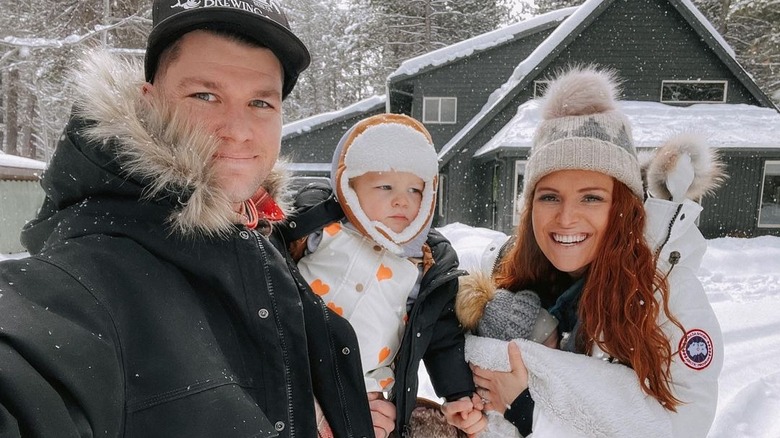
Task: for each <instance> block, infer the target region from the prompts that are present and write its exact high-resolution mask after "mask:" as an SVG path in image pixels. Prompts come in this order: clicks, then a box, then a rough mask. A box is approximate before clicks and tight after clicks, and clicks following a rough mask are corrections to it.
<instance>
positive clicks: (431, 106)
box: [423, 97, 458, 123]
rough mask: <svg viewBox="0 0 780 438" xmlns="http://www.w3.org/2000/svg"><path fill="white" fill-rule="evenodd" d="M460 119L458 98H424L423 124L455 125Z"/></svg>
mask: <svg viewBox="0 0 780 438" xmlns="http://www.w3.org/2000/svg"><path fill="white" fill-rule="evenodd" d="M457 117H458V99H457V98H456V97H424V98H423V123H455V122H456V121H457Z"/></svg>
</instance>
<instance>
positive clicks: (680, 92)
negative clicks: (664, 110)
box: [661, 81, 728, 103]
mask: <svg viewBox="0 0 780 438" xmlns="http://www.w3.org/2000/svg"><path fill="white" fill-rule="evenodd" d="M727 90H728V82H726V81H661V102H664V103H723V102H725V101H726V92H727Z"/></svg>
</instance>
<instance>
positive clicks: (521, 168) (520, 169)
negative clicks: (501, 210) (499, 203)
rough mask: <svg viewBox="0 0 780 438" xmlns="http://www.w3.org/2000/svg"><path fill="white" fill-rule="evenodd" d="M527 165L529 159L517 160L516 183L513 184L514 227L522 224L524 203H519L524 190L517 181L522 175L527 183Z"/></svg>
mask: <svg viewBox="0 0 780 438" xmlns="http://www.w3.org/2000/svg"><path fill="white" fill-rule="evenodd" d="M527 165H528V160H527V159H522V160H515V173H514V184H513V185H512V186H513V188H512V191H513V193H512V227H517V226H518V225H519V224H520V208H521V207H522V205H519V203H520V202H521V199H520V195H521V194H522V193H523V192H522V190H520V188H519V187H518V184H517V183H518V179H519V178H518V177H519V176H521V175H522V176H523V184H525V168H526V166H527Z"/></svg>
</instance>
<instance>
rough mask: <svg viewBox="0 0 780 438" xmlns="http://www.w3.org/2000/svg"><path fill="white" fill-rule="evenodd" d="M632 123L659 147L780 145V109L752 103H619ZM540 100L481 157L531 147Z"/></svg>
mask: <svg viewBox="0 0 780 438" xmlns="http://www.w3.org/2000/svg"><path fill="white" fill-rule="evenodd" d="M618 105H619V107H620V110H621V111H622V112H623V113H624V114H625V115H626V117H627V118H628V119H629V121H630V122H631V128H632V132H633V137H634V144H635V145H636V146H637V147H657V146H660V145H661V144H662V143H663V142H664V141H665V140H667V139H668V138H669V137H671V136H672V135H674V134H679V133H693V134H697V135H701V136H702V137H703V138H704V139H705V141H706V143H707V144H708V145H710V146H712V147H716V148H780V139H779V138H778V136H777V133H779V132H780V113H778V112H777V111H775V110H773V109H771V108H761V107H758V106H753V105H746V104H696V105H691V106H688V107H680V106H671V105H666V104H663V103H658V102H637V101H622V102H619V104H618ZM539 107H540V101H539V100H531V101H528V102H526V103H524V104H522V105H520V106H519V107H518V109H517V114H516V115H515V116H514V117H513V118H512V120H510V121H509V122H508V123H507V124H506V125H505V126H504V127H503V128H502V129H501V130H500V131H499V132H498V133H497V134H496V135H495V136H494V137H493V138H491V139H490V141H488V142H487V143H485V145H484V146H482V147H481V148H480V149H479V150H477V152H475V153H474V156H475V157H480V156H484V155H489V154H490V153H491V152H494V151H497V150H499V149H507V148H530V147H531V144H532V142H533V137H534V132H535V130H536V128H537V127H538V126H539V123H540V122H541V111H540V109H539Z"/></svg>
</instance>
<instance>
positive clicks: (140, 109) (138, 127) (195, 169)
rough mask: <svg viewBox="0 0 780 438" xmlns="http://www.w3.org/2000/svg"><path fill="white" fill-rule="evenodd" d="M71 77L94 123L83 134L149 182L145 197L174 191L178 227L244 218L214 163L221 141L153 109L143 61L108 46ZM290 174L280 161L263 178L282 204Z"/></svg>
mask: <svg viewBox="0 0 780 438" xmlns="http://www.w3.org/2000/svg"><path fill="white" fill-rule="evenodd" d="M73 80H74V83H75V87H76V90H77V93H78V95H77V96H76V105H75V111H76V114H77V115H78V116H80V117H83V118H84V119H86V120H90V121H94V124H92V125H90V127H89V128H88V129H87V130H86V132H84V135H85V136H86V137H87V138H88V139H89V140H91V141H92V142H94V143H95V144H103V145H106V146H107V147H108V146H109V145H110V147H112V148H114V150H113V152H114V153H115V154H116V155H117V157H118V160H119V162H120V165H121V167H122V169H123V171H124V174H125V175H124V176H125V177H127V178H131V179H133V180H136V181H137V182H139V184H141V185H142V186H143V194H142V197H143V198H144V199H156V198H158V197H161V196H172V197H173V198H174V199H177V200H178V205H177V207H176V208H175V211H174V212H173V213H172V214H171V215H170V217H169V221H170V224H171V229H172V231H174V232H178V233H181V234H183V235H190V234H201V235H206V236H220V235H224V234H225V233H227V232H229V231H230V230H231V229H232V228H233V227H234V224H236V223H240V217H239V215H238V214H237V213H235V212H234V211H233V209H232V207H231V203H230V201H229V200H228V198H227V196H226V195H225V194H224V193H223V191H222V190H221V189H220V187H219V185H218V184H217V177H216V174H215V171H214V168H213V166H212V164H211V161H212V160H211V157H212V156H213V154H214V152H215V151H216V150H217V147H218V142H217V140H216V139H215V138H214V137H213V136H212V135H209V133H207V132H204V131H203V130H202V129H199V128H198V127H195V126H191V125H190V124H188V123H187V122H186V118H185V117H183V115H182V114H177V113H176V112H175V111H173V110H172V109H171V108H157V107H152V106H150V105H149V104H148V103H147V102H146V100H145V99H143V97H142V94H141V91H140V90H141V86H142V85H143V83H144V73H143V67H142V65H141V63H140V62H138V61H135V60H127V59H124V58H120V57H118V56H115V55H112V54H110V53H108V52H105V51H94V52H90V53H87V54H86V55H85V56H84V57H83V59H82V61H81V68H80V69H78V71H77V72H76V73H75V74H74V77H73ZM98 164H100V163H98ZM288 180H289V178H288V177H287V172H286V170H285V169H284V163H283V162H280V163H277V165H276V166H275V167H274V169H273V170H272V172H271V174H270V175H269V177H268V178H267V179H266V181H265V182H264V183H263V188H264V189H265V190H266V192H267V193H269V194H270V195H271V196H272V197H273V198H274V199H275V200H276V201H277V203H278V204H280V206H281V207H282V209H283V210H285V209H286V208H287V206H288V205H289V200H288V195H287V182H288ZM285 211H286V210H285Z"/></svg>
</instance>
